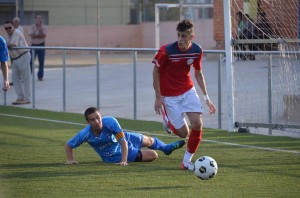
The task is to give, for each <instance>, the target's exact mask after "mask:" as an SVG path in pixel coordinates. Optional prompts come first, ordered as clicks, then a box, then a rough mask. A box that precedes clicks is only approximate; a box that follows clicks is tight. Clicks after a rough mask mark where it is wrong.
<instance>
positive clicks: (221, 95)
mask: <svg viewBox="0 0 300 198" xmlns="http://www.w3.org/2000/svg"><path fill="white" fill-rule="evenodd" d="M43 48H44V49H46V50H55V51H58V52H59V53H61V54H62V57H61V59H62V65H61V68H59V69H61V75H62V84H61V94H62V97H61V98H62V101H61V103H62V111H64V112H65V111H67V106H68V103H70V101H69V100H67V97H66V95H67V92H68V90H67V88H66V82H67V79H68V78H67V76H68V73H67V70H66V68H67V64H66V60H67V52H69V51H80V52H93V53H94V54H95V65H96V72H95V77H96V78H95V79H96V82H95V84H96V91H95V95H94V96H93V97H95V98H96V104H95V106H97V107H98V108H102V107H101V104H100V87H101V83H100V72H101V68H100V65H101V64H100V63H101V53H106V52H122V53H131V55H132V80H133V82H132V106H133V109H132V112H133V117H132V118H133V119H139V117H138V113H137V112H138V107H137V104H138V99H137V94H138V90H137V67H138V63H137V58H138V53H146V52H151V53H155V52H156V51H157V49H154V48H85V47H26V49H31V50H32V53H33V55H32V62H33V63H34V58H33V57H34V50H33V49H43ZM233 53H252V54H264V55H265V56H268V65H269V67H268V76H265V78H267V79H268V90H266V91H267V92H268V110H267V111H268V122H267V123H243V122H241V121H237V122H236V123H235V126H236V127H237V128H241V127H258V128H259V127H262V128H269V134H272V130H273V129H278V128H276V126H280V127H281V128H293V129H300V126H299V125H294V124H287V123H272V59H273V56H276V55H278V54H280V52H274V51H270V52H250V51H243V52H242V51H234V52H233ZM292 53H294V52H292ZM224 54H225V51H224V50H205V51H204V55H215V57H217V60H216V63H217V70H216V71H217V74H216V73H214V74H213V76H214V77H215V78H217V83H216V84H217V89H216V90H217V91H216V93H214V98H215V99H216V100H217V103H216V106H217V109H218V111H217V112H218V113H217V117H218V118H217V126H216V127H213V128H219V129H221V128H222V125H223V122H226V117H227V116H226V115H227V112H226V110H225V111H224V109H226V108H227V107H226V105H224V104H226V102H225V101H226V98H227V97H226V94H227V92H226V90H224V87H223V88H222V85H224V83H226V82H224V77H222V76H224V75H225V73H224V72H222V71H223V70H224V67H223V66H224V64H223V62H224V60H225V59H224ZM214 64H215V63H214ZM33 67H34V68H35V66H34V65H33ZM147 75H151V74H147ZM35 78H36V77H35V75H32V104H31V105H32V106H31V107H32V108H36V79H35ZM209 78H212V77H211V76H210V77H209ZM149 89H152V87H149ZM208 91H209V92H210V89H208ZM210 93H211V92H210ZM104 94H105V93H104ZM116 95H117V94H116ZM116 97H117V96H116ZM79 100H81V101H82V100H83V99H82V98H81V99H79ZM130 100H131V99H130ZM142 100H144V99H143V98H142ZM6 101H7V100H6V94H5V93H4V103H3V104H4V105H7V102H6ZM152 103H153V101H152V102H151V105H152ZM112 105H113V104H112ZM147 105H148V104H147ZM153 112H154V111H153ZM128 114H129V113H128ZM153 114H154V113H153ZM127 118H130V117H127ZM235 121H236V120H235ZM215 122H216V121H215Z"/></svg>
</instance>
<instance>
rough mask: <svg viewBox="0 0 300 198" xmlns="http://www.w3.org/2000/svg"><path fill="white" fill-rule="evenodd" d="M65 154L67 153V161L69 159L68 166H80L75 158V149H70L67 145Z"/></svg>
mask: <svg viewBox="0 0 300 198" xmlns="http://www.w3.org/2000/svg"><path fill="white" fill-rule="evenodd" d="M65 152H66V155H67V159H68V161H67V162H66V164H78V162H76V161H75V160H74V157H73V148H72V147H70V146H69V145H68V144H67V143H66V145H65Z"/></svg>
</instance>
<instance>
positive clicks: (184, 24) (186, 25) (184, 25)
mask: <svg viewBox="0 0 300 198" xmlns="http://www.w3.org/2000/svg"><path fill="white" fill-rule="evenodd" d="M176 30H177V31H178V32H184V31H186V30H188V31H190V32H193V31H194V24H193V22H192V21H191V20H189V19H184V20H182V21H180V22H179V23H178V24H177V28H176Z"/></svg>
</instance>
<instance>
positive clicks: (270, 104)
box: [268, 54, 272, 135]
mask: <svg viewBox="0 0 300 198" xmlns="http://www.w3.org/2000/svg"><path fill="white" fill-rule="evenodd" d="M268 112H269V124H272V55H271V54H270V55H269V67H268ZM269 135H272V127H271V126H270V128H269Z"/></svg>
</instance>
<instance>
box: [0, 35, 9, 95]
mask: <svg viewBox="0 0 300 198" xmlns="http://www.w3.org/2000/svg"><path fill="white" fill-rule="evenodd" d="M7 61H8V48H7V44H6V41H5V39H4V38H3V37H2V36H1V35H0V62H1V70H2V75H3V87H2V89H3V90H4V91H7V90H8V89H9V88H10V86H9V81H8V63H7Z"/></svg>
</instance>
